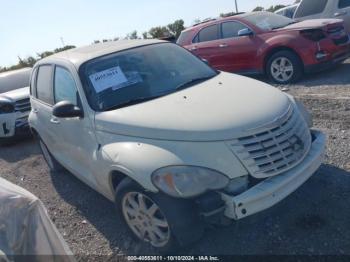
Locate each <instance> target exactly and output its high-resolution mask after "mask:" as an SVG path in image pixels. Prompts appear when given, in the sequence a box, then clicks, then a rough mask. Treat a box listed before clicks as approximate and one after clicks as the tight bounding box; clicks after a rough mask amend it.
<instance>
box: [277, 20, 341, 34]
mask: <svg viewBox="0 0 350 262" xmlns="http://www.w3.org/2000/svg"><path fill="white" fill-rule="evenodd" d="M342 22H343V21H342V20H340V19H310V20H305V21H301V22H297V23H294V24H291V25H288V26H286V27H284V28H281V29H279V31H284V30H302V29H311V28H323V27H327V26H329V25H334V24H341V23H342Z"/></svg>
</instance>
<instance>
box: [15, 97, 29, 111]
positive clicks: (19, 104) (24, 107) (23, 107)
mask: <svg viewBox="0 0 350 262" xmlns="http://www.w3.org/2000/svg"><path fill="white" fill-rule="evenodd" d="M30 109H31V107H30V99H29V98H26V99H22V100H18V101H16V103H15V110H16V111H17V112H22V113H24V112H28V111H30Z"/></svg>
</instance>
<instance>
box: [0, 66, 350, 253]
mask: <svg viewBox="0 0 350 262" xmlns="http://www.w3.org/2000/svg"><path fill="white" fill-rule="evenodd" d="M349 72H350V61H348V62H347V63H345V64H343V65H341V66H339V67H338V68H336V69H335V70H332V71H329V72H327V73H321V74H316V75H312V76H308V77H306V78H305V79H304V80H302V81H301V82H300V83H298V85H293V86H289V89H290V91H289V93H291V94H293V95H295V96H297V97H298V98H300V99H301V100H302V101H303V102H304V103H305V105H306V106H307V107H308V108H309V109H310V110H311V111H312V113H313V117H314V123H315V126H316V127H317V128H320V129H322V130H323V131H324V132H326V133H327V135H328V136H329V141H328V149H327V156H326V161H325V163H324V164H323V165H322V167H321V168H320V169H319V171H318V172H317V173H316V174H315V175H314V176H313V177H312V178H311V179H310V180H309V181H308V182H307V183H305V184H304V185H303V186H302V187H301V188H300V189H299V190H297V191H296V192H295V193H293V194H292V195H291V196H289V197H288V198H287V199H285V200H284V201H282V202H281V203H279V204H278V205H276V206H274V207H272V208H270V209H268V210H266V211H264V212H261V213H259V214H256V215H253V216H251V217H248V218H246V219H244V220H241V221H238V222H235V223H234V224H232V225H231V226H229V227H226V228H215V229H210V230H208V231H207V232H206V234H205V236H204V237H203V239H202V240H201V241H200V242H198V243H197V244H196V245H194V246H193V247H191V248H190V249H188V250H183V252H182V253H184V254H207V255H224V254H233V255H242V254H243V255H244V254H249V255H266V254H275V255H294V254H300V255H324V254H327V255H341V254H347V255H350V222H349V221H350V211H349V206H350V190H349V188H350V114H349V113H350V74H349ZM0 176H2V177H4V178H6V179H8V180H10V181H11V182H13V183H15V184H17V185H19V186H22V187H24V188H26V189H27V190H29V191H30V192H32V193H34V194H35V195H37V196H38V197H39V198H40V199H41V200H42V201H43V202H44V204H45V205H46V207H47V209H48V212H49V214H50V216H51V218H52V220H53V221H54V223H55V224H56V226H57V228H58V230H59V231H60V232H61V234H62V235H63V237H64V239H65V240H66V241H67V242H68V244H69V246H70V248H71V249H72V250H73V252H74V254H77V255H80V256H85V257H84V258H85V259H86V258H93V256H91V255H109V256H111V257H114V258H115V257H116V256H118V255H121V254H127V255H135V254H154V251H152V250H147V249H146V248H145V247H144V246H143V245H141V244H140V243H138V242H136V241H134V240H133V239H132V238H131V237H130V235H128V233H127V231H126V229H125V228H123V226H122V224H121V223H120V221H118V219H117V216H116V213H115V211H114V206H113V204H112V203H111V202H109V201H108V200H106V199H105V198H104V197H102V196H100V195H99V194H98V193H96V192H94V191H93V190H92V189H90V188H89V187H87V186H86V185H84V184H83V183H82V182H80V181H79V180H78V179H76V178H75V177H74V176H72V175H71V174H69V173H68V172H63V173H57V174H50V173H49V171H48V168H47V166H46V164H45V162H44V160H43V158H42V156H41V155H40V150H39V148H38V146H37V144H36V143H35V142H34V141H30V140H29V141H25V142H23V143H19V144H17V145H14V146H10V147H3V148H0ZM87 255H89V256H87Z"/></svg>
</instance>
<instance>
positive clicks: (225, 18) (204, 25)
mask: <svg viewBox="0 0 350 262" xmlns="http://www.w3.org/2000/svg"><path fill="white" fill-rule="evenodd" d="M263 12H264V11H261V12H247V13H238V14H235V15H231V16H226V17H219V18H213V19H208V20H207V21H203V22H201V23H198V24H195V25H193V26H191V27H188V28H186V29H185V30H184V31H183V32H187V31H192V30H196V29H201V28H203V27H206V26H207V25H210V24H214V23H217V22H222V21H226V20H232V19H236V20H241V19H244V18H245V17H247V16H250V15H252V14H255V13H263ZM265 13H266V12H265Z"/></svg>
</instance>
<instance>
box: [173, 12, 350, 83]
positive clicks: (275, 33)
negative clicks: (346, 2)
mask: <svg viewBox="0 0 350 262" xmlns="http://www.w3.org/2000/svg"><path fill="white" fill-rule="evenodd" d="M177 43H178V44H179V45H181V46H183V47H185V48H186V49H188V50H189V51H191V52H192V53H193V54H195V55H197V56H199V57H201V58H203V59H206V60H208V62H209V63H210V65H211V66H213V67H214V68H216V69H218V70H222V71H227V72H236V73H242V74H266V75H267V76H269V78H270V79H271V80H272V81H274V82H276V83H279V84H288V83H291V82H295V81H296V80H298V79H299V78H300V77H301V76H302V75H303V74H304V73H305V72H312V71H317V70H322V69H325V68H329V67H331V66H333V65H335V64H338V63H341V62H343V61H344V60H346V59H347V58H348V57H349V56H350V43H349V36H348V35H347V34H346V33H345V30H344V25H343V21H342V20H338V19H321V20H307V21H303V22H296V21H294V20H292V19H290V18H287V17H283V16H280V15H276V14H273V13H268V12H253V13H247V14H240V15H236V16H231V17H227V18H223V19H214V20H211V21H209V22H205V23H202V24H199V25H196V26H193V27H190V28H188V29H186V30H184V31H183V32H182V34H181V35H180V37H179V39H178V41H177Z"/></svg>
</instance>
